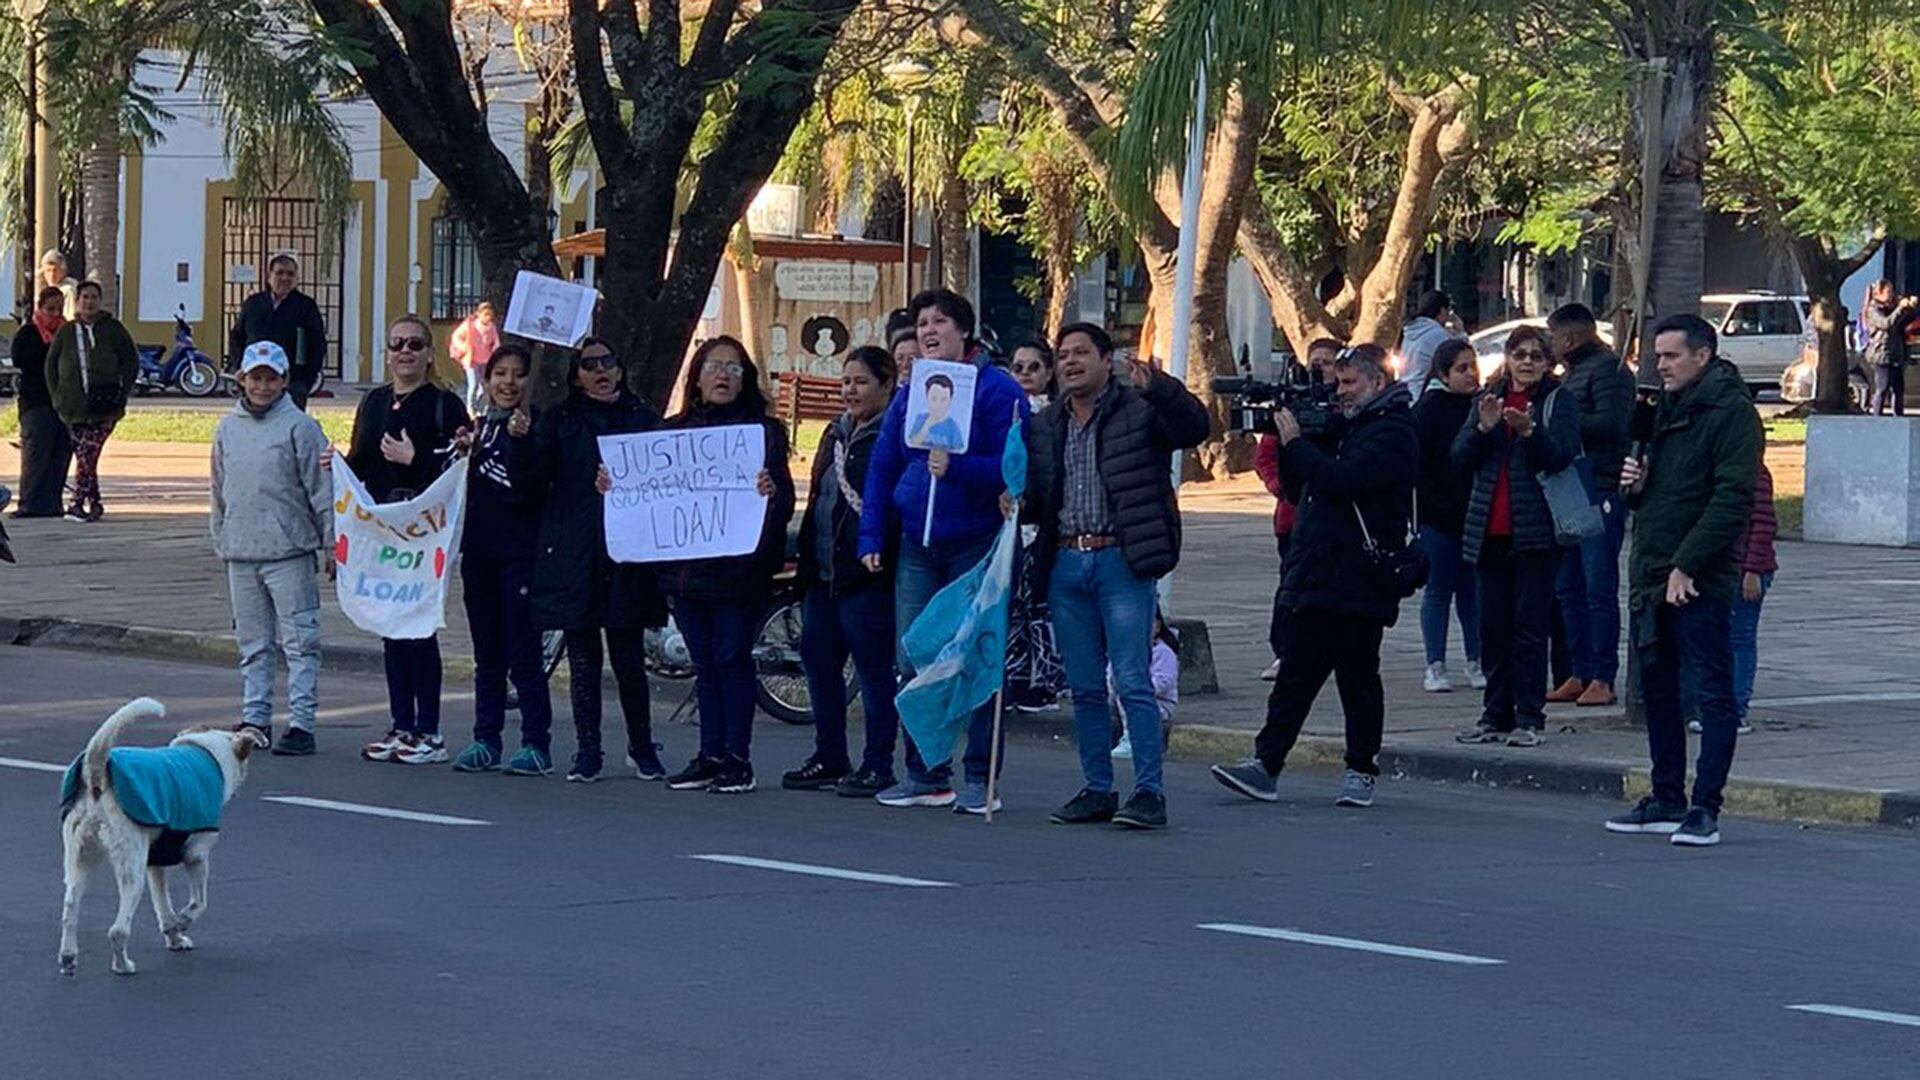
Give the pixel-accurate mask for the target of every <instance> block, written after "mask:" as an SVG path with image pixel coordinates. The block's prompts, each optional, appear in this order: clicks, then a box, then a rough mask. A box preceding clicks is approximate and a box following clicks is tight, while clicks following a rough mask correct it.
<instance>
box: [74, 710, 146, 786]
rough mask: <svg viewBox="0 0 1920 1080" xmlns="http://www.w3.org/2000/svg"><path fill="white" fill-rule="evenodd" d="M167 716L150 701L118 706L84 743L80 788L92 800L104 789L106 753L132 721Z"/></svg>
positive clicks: (81, 756) (116, 742)
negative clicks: (88, 794)
mask: <svg viewBox="0 0 1920 1080" xmlns="http://www.w3.org/2000/svg"><path fill="white" fill-rule="evenodd" d="M165 715H167V707H166V706H165V705H162V704H160V703H159V702H157V701H155V700H153V699H152V698H144V697H143V698H135V699H133V700H132V701H129V702H127V703H126V704H125V705H122V706H120V709H119V711H118V712H116V713H114V714H113V715H112V716H109V717H107V722H106V723H104V724H101V725H100V730H98V731H96V732H94V733H93V738H91V739H88V740H87V749H86V750H85V751H84V752H83V753H82V754H81V755H80V762H81V763H80V779H81V782H82V786H83V787H85V788H86V789H87V791H88V792H89V793H91V794H92V795H93V797H94V798H96V799H97V798H99V797H100V792H101V791H103V790H105V788H106V786H107V751H109V750H111V749H113V748H114V747H115V746H116V745H118V744H119V742H120V733H121V732H122V731H125V730H126V729H127V727H128V726H129V725H131V724H133V723H134V721H136V720H146V719H149V718H152V719H158V718H160V717H163V716H165Z"/></svg>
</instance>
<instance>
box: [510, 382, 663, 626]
mask: <svg viewBox="0 0 1920 1080" xmlns="http://www.w3.org/2000/svg"><path fill="white" fill-rule="evenodd" d="M659 426H660V414H659V413H656V412H654V411H653V406H651V405H648V404H647V403H646V402H645V401H643V400H641V399H640V398H638V397H636V396H634V394H633V393H632V392H631V391H625V390H623V391H621V393H620V397H619V399H618V400H615V401H611V402H599V401H595V400H593V399H592V398H589V397H587V396H586V395H585V394H582V393H580V392H578V391H575V392H574V393H573V395H572V396H571V397H569V398H567V400H565V401H563V402H561V403H560V405H559V407H558V408H555V409H553V410H552V411H551V412H548V413H546V414H544V415H542V416H541V417H540V423H539V424H538V425H537V426H536V427H535V428H534V431H533V437H534V468H535V473H534V480H533V484H534V495H535V496H536V497H538V498H540V499H541V500H542V506H541V513H540V538H539V543H538V546H537V548H536V549H535V555H534V561H533V622H534V625H535V626H538V627H539V628H540V629H542V630H591V629H597V628H599V627H603V626H606V627H616V628H621V629H632V628H635V627H642V626H665V625H666V622H667V605H666V601H665V600H663V599H661V596H660V589H659V586H658V585H657V584H655V582H654V573H653V569H652V568H651V567H648V566H642V565H638V564H634V563H616V562H614V561H613V560H612V559H610V558H608V557H607V538H606V531H605V526H604V521H605V512H604V510H603V509H602V507H601V505H600V493H599V492H598V491H595V490H594V486H593V481H594V476H595V475H596V474H597V473H598V472H599V468H600V444H599V442H598V441H597V440H598V439H599V437H600V436H602V435H632V434H635V433H638V432H642V431H652V430H653V429H654V428H657V427H659Z"/></svg>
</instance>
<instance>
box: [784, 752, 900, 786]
mask: <svg viewBox="0 0 1920 1080" xmlns="http://www.w3.org/2000/svg"><path fill="white" fill-rule="evenodd" d="M851 772H853V770H852V769H849V768H847V767H846V766H845V765H824V764H822V763H821V762H820V760H819V759H818V758H808V759H807V763H806V764H805V765H802V766H800V767H799V768H797V769H794V770H792V771H791V772H787V773H783V774H782V775H781V777H780V786H781V787H783V788H786V789H787V790H788V791H825V790H827V789H828V788H830V787H834V786H836V785H838V784H839V783H840V779H841V777H844V776H846V775H848V774H850V773H851ZM875 794H878V792H875Z"/></svg>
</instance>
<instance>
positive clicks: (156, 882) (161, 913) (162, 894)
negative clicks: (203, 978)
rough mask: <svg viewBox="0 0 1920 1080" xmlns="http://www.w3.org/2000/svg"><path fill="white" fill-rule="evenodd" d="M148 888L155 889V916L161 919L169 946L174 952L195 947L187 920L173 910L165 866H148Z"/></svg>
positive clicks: (161, 930)
mask: <svg viewBox="0 0 1920 1080" xmlns="http://www.w3.org/2000/svg"><path fill="white" fill-rule="evenodd" d="M147 888H149V889H151V890H152V891H153V916H154V918H156V919H158V920H159V921H160V933H161V934H163V935H164V936H165V937H166V939H167V948H169V949H171V950H173V951H174V952H185V951H187V950H188V949H191V948H193V939H192V938H189V937H188V936H187V934H186V930H187V924H186V921H185V920H183V919H182V918H180V916H179V915H178V914H176V913H175V912H174V910H173V897H172V896H171V895H170V894H169V893H168V892H167V871H166V869H165V868H164V867H159V866H149V867H147Z"/></svg>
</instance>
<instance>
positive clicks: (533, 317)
mask: <svg viewBox="0 0 1920 1080" xmlns="http://www.w3.org/2000/svg"><path fill="white" fill-rule="evenodd" d="M598 300H599V294H598V293H596V292H594V291H593V290H592V289H591V288H588V287H587V286H585V285H575V284H574V283H573V282H571V281H562V280H560V279H559V278H552V277H547V276H546V275H544V274H536V273H533V272H532V271H530V270H522V271H520V272H519V273H518V274H516V275H514V278H513V296H512V297H511V298H510V299H509V300H508V301H507V318H506V320H505V322H504V323H502V325H503V326H504V327H505V328H506V331H507V333H509V334H518V335H519V336H521V337H524V338H532V339H533V340H535V341H544V342H546V343H547V344H549V345H564V346H567V347H568V348H571V347H572V346H573V343H574V342H576V341H579V340H580V339H581V338H583V337H586V336H587V331H589V330H591V329H593V306H594V304H595V303H596V302H597V301H598Z"/></svg>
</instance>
